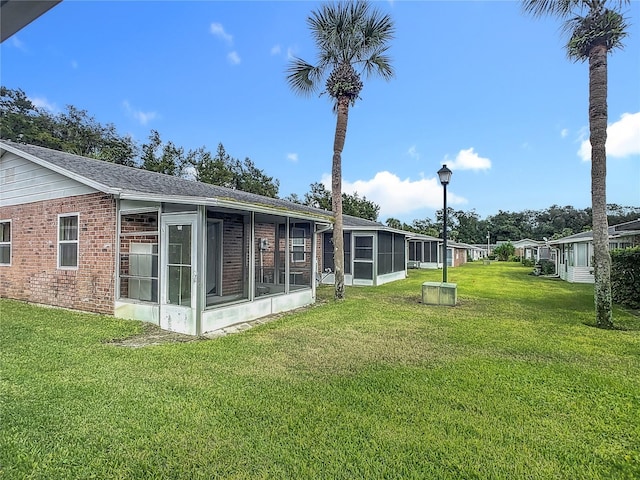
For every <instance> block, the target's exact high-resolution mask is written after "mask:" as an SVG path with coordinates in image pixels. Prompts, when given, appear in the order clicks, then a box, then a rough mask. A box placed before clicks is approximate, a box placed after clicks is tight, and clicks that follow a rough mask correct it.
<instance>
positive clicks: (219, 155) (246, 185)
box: [188, 143, 280, 198]
mask: <svg viewBox="0 0 640 480" xmlns="http://www.w3.org/2000/svg"><path fill="white" fill-rule="evenodd" d="M188 157H189V159H190V163H191V164H192V165H193V167H194V169H195V176H196V180H198V181H200V182H205V183H211V184H213V185H219V186H221V187H227V188H233V189H235V190H242V191H243V192H250V193H255V194H258V195H263V196H265V197H272V198H277V196H278V189H279V187H280V182H279V181H278V180H275V179H274V178H273V177H270V176H268V175H267V174H266V173H264V171H263V170H260V169H259V168H257V167H256V166H255V164H254V163H253V161H251V159H249V158H245V159H244V161H243V162H241V161H239V160H237V159H235V158H233V157H232V156H231V155H229V154H228V153H227V152H226V150H225V148H224V146H223V145H222V143H220V144H218V150H217V152H216V155H215V157H212V156H211V154H210V153H209V152H207V151H206V150H204V148H201V149H199V150H196V151H195V152H190V153H189V155H188Z"/></svg>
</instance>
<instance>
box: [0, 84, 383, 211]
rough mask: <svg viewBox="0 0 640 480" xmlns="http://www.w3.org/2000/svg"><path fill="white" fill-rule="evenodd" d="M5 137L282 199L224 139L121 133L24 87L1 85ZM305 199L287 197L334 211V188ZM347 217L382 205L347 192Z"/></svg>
mask: <svg viewBox="0 0 640 480" xmlns="http://www.w3.org/2000/svg"><path fill="white" fill-rule="evenodd" d="M0 138H3V139H6V140H12V141H14V142H19V143H28V144H31V145H38V146H41V147H46V148H51V149H53V150H59V151H63V152H68V153H74V154H76V155H82V156H85V157H90V158H95V159H98V160H104V161H106V162H112V163H117V164H120V165H126V166H129V167H137V168H142V169H144V170H149V171H152V172H158V173H164V174H167V175H175V176H178V177H185V178H191V179H194V180H197V181H199V182H204V183H210V184H212V185H219V186H223V187H227V188H232V189H235V190H242V191H244V192H249V193H255V194H258V195H263V196H266V197H271V198H278V191H279V188H280V181H279V180H277V179H275V178H273V177H272V176H270V175H268V174H267V173H265V171H264V170H262V169H260V168H258V167H257V166H256V165H255V163H254V162H253V161H252V160H251V159H250V158H249V157H246V158H245V159H244V160H239V159H237V158H234V157H232V156H231V155H230V154H229V153H227V151H226V150H225V148H224V145H223V144H222V143H219V144H218V148H217V150H216V152H215V154H212V153H211V152H210V151H208V150H207V149H206V148H205V147H200V148H197V149H195V150H187V151H185V149H184V148H183V147H180V146H178V145H176V144H175V143H173V142H171V141H164V140H163V139H162V138H161V136H160V133H159V132H158V131H156V130H151V132H150V134H149V138H148V140H147V141H146V142H145V143H142V144H138V143H137V142H135V141H134V140H133V139H132V138H131V136H129V135H120V134H119V133H118V132H117V130H116V127H115V125H113V124H111V123H109V124H106V125H103V124H101V123H100V122H98V121H96V119H95V118H94V117H93V116H91V115H90V114H89V113H88V112H87V111H86V110H81V109H78V108H76V107H74V106H72V105H68V106H67V107H66V109H65V110H64V111H63V112H61V113H58V114H52V113H50V112H48V111H47V110H45V109H42V108H39V107H37V106H36V105H34V103H33V102H32V101H31V100H30V99H29V98H28V97H27V95H26V94H25V92H24V91H22V90H20V89H16V90H12V89H9V88H6V87H4V86H2V87H0ZM309 188H310V190H309V192H307V193H305V194H304V195H303V196H302V197H300V196H299V195H297V194H292V195H290V196H288V197H286V199H287V200H290V201H292V202H295V203H300V204H304V205H309V206H313V207H316V208H322V209H326V210H331V191H329V190H327V189H326V188H325V187H324V185H323V184H321V183H312V184H311V185H310V186H309ZM342 198H343V205H344V212H345V214H347V215H353V216H356V217H361V218H367V219H369V220H377V218H378V213H379V211H380V207H379V206H378V205H376V204H375V203H373V202H371V201H369V200H367V198H366V197H360V196H359V195H358V194H357V193H355V194H353V195H351V194H343V195H342Z"/></svg>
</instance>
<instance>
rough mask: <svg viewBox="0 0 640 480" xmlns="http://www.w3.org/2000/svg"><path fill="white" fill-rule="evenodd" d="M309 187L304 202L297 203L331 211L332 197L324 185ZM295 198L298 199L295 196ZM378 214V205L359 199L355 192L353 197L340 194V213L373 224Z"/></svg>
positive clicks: (318, 184) (363, 198)
mask: <svg viewBox="0 0 640 480" xmlns="http://www.w3.org/2000/svg"><path fill="white" fill-rule="evenodd" d="M309 187H310V189H311V190H310V191H309V192H307V193H305V194H304V200H303V201H301V202H299V203H303V204H304V205H308V206H310V207H314V208H321V209H323V210H331V204H332V195H331V192H330V191H329V190H327V189H326V187H325V186H324V184H322V183H320V182H315V183H312V184H311V185H310V186H309ZM296 198H298V197H297V196H296ZM379 212H380V206H379V205H378V204H376V203H375V202H372V201H371V200H367V197H365V196H363V197H360V195H358V192H355V193H354V194H353V195H351V194H349V193H344V192H343V193H342V213H343V214H344V215H351V216H352V217H359V218H365V219H367V220H373V221H374V222H375V221H377V220H378V213H379Z"/></svg>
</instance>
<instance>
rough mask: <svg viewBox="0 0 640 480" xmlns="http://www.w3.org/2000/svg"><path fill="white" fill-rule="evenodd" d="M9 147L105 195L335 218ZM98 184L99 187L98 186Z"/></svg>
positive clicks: (295, 206) (30, 148) (276, 201)
mask: <svg viewBox="0 0 640 480" xmlns="http://www.w3.org/2000/svg"><path fill="white" fill-rule="evenodd" d="M5 147H8V148H9V149H12V150H18V151H20V152H23V153H26V154H27V155H30V156H32V157H36V159H38V160H39V161H40V162H39V163H41V164H42V163H44V164H45V166H46V165H47V164H48V165H50V166H53V167H54V169H55V170H56V171H57V172H58V173H62V174H63V175H64V174H67V175H69V176H72V177H73V178H75V179H76V180H79V181H81V182H82V181H83V180H84V181H89V182H90V183H91V186H93V187H94V188H98V189H100V190H103V191H105V192H106V193H120V194H128V195H129V196H134V197H135V196H136V195H139V196H141V197H144V196H149V195H152V196H159V197H163V198H166V200H167V201H172V199H176V198H183V199H192V200H193V201H194V202H195V203H207V201H208V202H213V201H215V200H226V201H231V202H239V203H244V204H253V205H257V206H264V207H267V208H270V209H279V210H280V209H282V210H286V211H290V212H298V213H305V214H308V215H313V216H315V217H318V216H320V217H324V218H325V219H327V220H330V219H331V218H332V216H333V215H332V213H331V212H328V211H326V210H321V209H317V208H313V207H308V206H306V205H300V204H297V203H293V202H289V201H287V200H281V199H277V198H270V197H264V196H262V195H256V194H253V193H247V192H243V191H240V190H234V189H230V188H225V187H220V186H217V185H211V184H208V183H202V182H196V181H193V180H187V179H184V178H180V177H174V176H171V175H165V174H162V173H156V172H150V171H148V170H142V169H139V168H135V167H127V166H124V165H118V164H115V163H110V162H105V161H102V160H95V159H92V158H87V157H82V156H80V155H74V154H71V153H65V152H60V151H57V150H51V149H49V148H44V147H38V146H35V145H26V144H20V143H15V142H11V141H7V140H2V141H0V148H5ZM96 184H97V185H96Z"/></svg>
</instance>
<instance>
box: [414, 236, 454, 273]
mask: <svg viewBox="0 0 640 480" xmlns="http://www.w3.org/2000/svg"><path fill="white" fill-rule="evenodd" d="M448 246H449V245H447V247H448ZM408 266H409V268H434V269H435V268H440V267H442V240H441V239H439V238H436V237H431V236H429V235H423V234H420V233H414V234H412V235H411V237H410V238H409V261H408Z"/></svg>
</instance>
